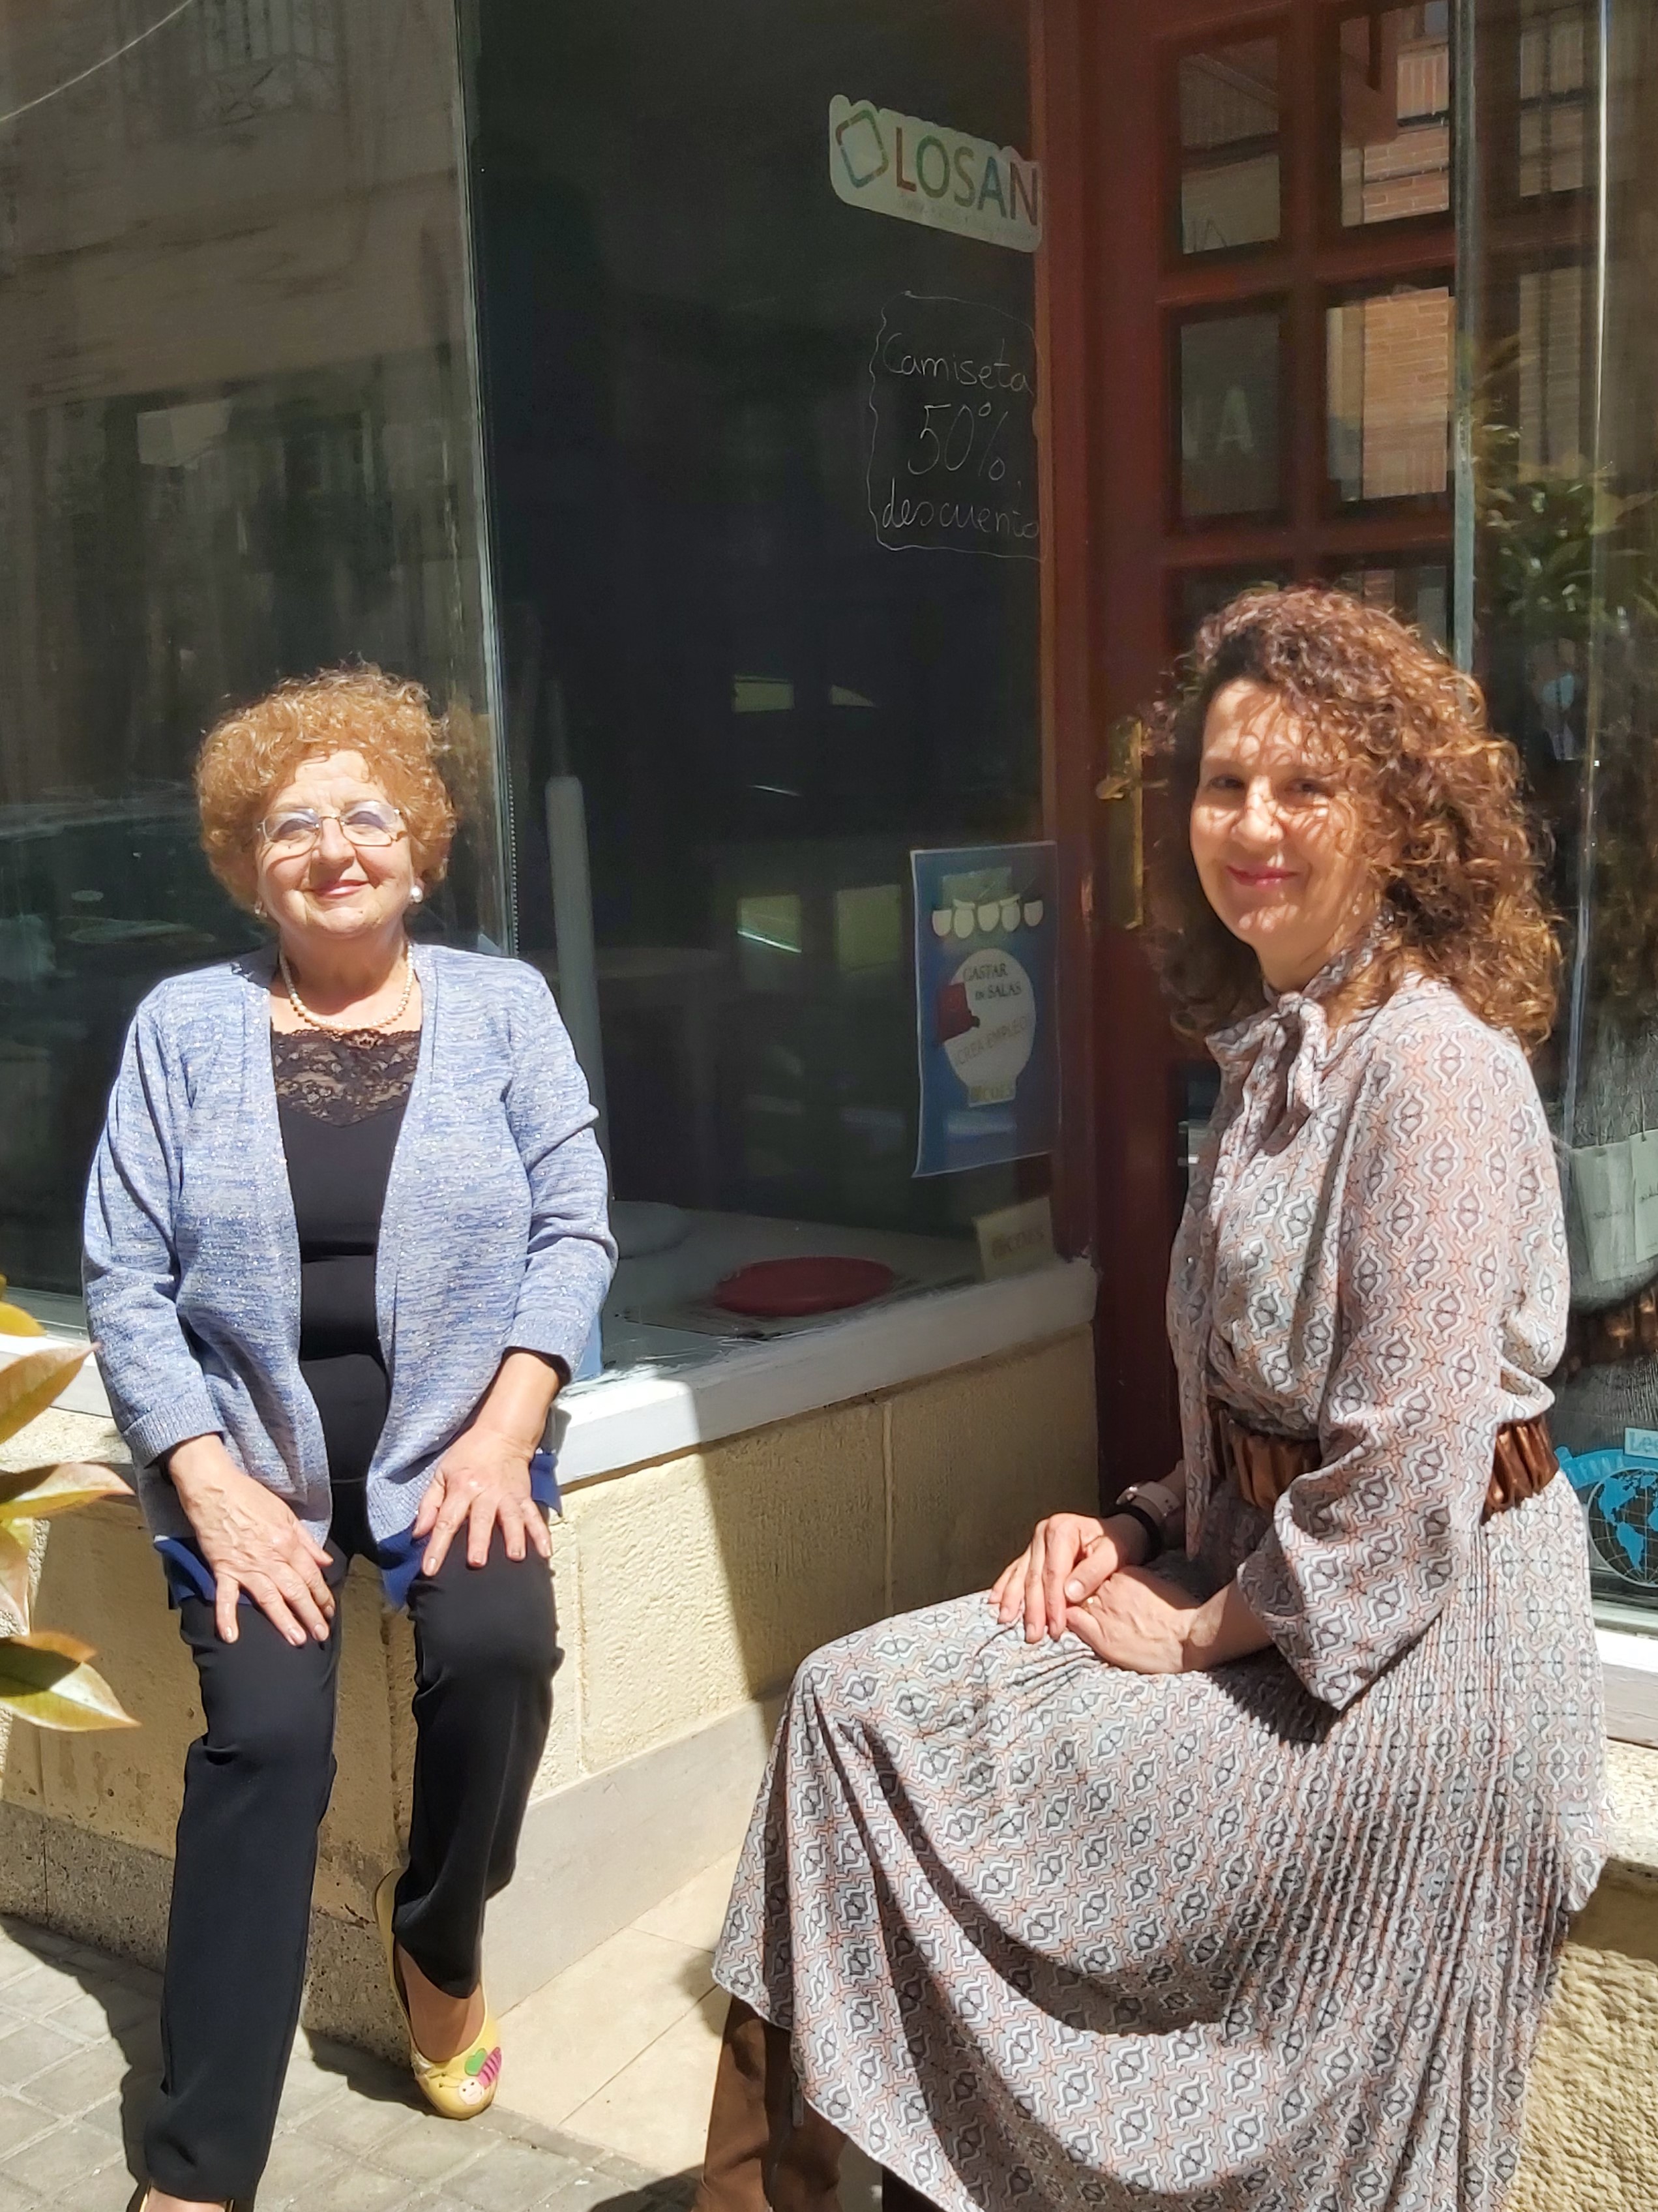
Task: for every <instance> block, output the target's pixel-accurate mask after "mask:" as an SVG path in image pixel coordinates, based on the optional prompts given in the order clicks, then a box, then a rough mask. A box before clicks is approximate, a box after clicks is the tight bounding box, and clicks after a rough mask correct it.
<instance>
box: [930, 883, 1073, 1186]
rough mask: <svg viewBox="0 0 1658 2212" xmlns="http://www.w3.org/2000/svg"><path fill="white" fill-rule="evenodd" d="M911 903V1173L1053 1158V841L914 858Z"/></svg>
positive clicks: (1056, 1101) (1056, 1090)
mask: <svg viewBox="0 0 1658 2212" xmlns="http://www.w3.org/2000/svg"><path fill="white" fill-rule="evenodd" d="M909 865H910V875H911V880H912V883H913V884H914V895H915V1030H916V1047H917V1051H918V1055H919V1058H920V1076H921V1098H920V1116H919V1127H918V1133H917V1139H916V1152H915V1172H916V1174H917V1175H918V1176H932V1175H950V1174H954V1173H957V1172H959V1171H960V1170H962V1169H963V1168H977V1167H988V1166H991V1165H993V1164H994V1163H996V1162H997V1161H999V1160H1021V1159H1028V1158H1029V1157H1030V1156H1031V1155H1032V1154H1033V1153H1035V1152H1051V1151H1052V1150H1053V1148H1054V1143H1055V1141H1056V1139H1057V1138H1058V1134H1059V1122H1060V1054H1059V1032H1058V1029H1057V1026H1056V1024H1057V1020H1058V1011H1059V1010H1058V1004H1057V1000H1058V990H1057V982H1058V955H1057V947H1058V941H1059V939H1058V919H1059V917H1058V914H1057V911H1056V891H1057V875H1056V866H1057V860H1056V848H1054V846H1053V845H973V846H965V847H960V848H955V849H953V850H948V851H944V852H916V853H912V854H910V856H909Z"/></svg>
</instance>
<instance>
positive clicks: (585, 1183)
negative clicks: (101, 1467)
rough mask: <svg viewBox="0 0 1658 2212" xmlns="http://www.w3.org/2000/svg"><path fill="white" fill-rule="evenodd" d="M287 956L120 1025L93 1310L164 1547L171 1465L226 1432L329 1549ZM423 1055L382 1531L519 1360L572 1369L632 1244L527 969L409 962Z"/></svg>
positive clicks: (383, 1286)
mask: <svg viewBox="0 0 1658 2212" xmlns="http://www.w3.org/2000/svg"><path fill="white" fill-rule="evenodd" d="M273 958H274V956H273V955H272V954H271V953H270V952H269V951H266V952H262V953H258V954H254V955H252V956H251V957H248V958H246V959H245V960H237V961H232V962H229V963H226V964H225V965H223V966H221V967H216V968H207V969H200V970H198V971H197V973H195V974H193V975H175V976H173V977H171V978H170V979H169V980H168V981H166V982H164V983H161V984H160V985H158V986H157V987H156V988H155V990H154V991H152V992H151V993H150V994H149V997H148V998H147V999H146V1000H144V1001H143V1005H142V1006H140V1007H139V1008H138V1011H137V1014H136V1015H135V1017H134V1018H133V1023H132V1027H131V1030H130V1031H129V1032H128V1036H127V1041H126V1048H125V1053H124V1054H123V1055H122V1060H121V1067H120V1073H119V1074H118V1076H117V1078H116V1082H115V1088H114V1091H112V1094H111V1097H110V1102H109V1115H108V1119H107V1121H106V1124H105V1128H104V1133H103V1137H102V1139H101V1141H100V1144H99V1146H98V1151H97V1155H96V1158H95V1159H94V1164H93V1170H92V1178H91V1182H90V1184H89V1186H88V1192H87V1208H86V1260H85V1280H86V1297H87V1317H88V1323H89V1325H90V1328H91V1331H92V1334H93V1336H94V1339H95V1340H96V1341H97V1345H98V1364H99V1368H100V1370H101V1372H102V1375H103V1378H104V1383H105V1387H106V1389H107V1390H108V1392H109V1400H110V1405H111V1407H112V1409H113V1412H114V1415H115V1420H116V1425H117V1426H118V1428H119V1430H120V1431H121V1435H122V1437H123V1438H124V1439H125V1443H126V1445H127V1449H129V1450H130V1451H131V1454H132V1458H133V1462H134V1463H135V1465H136V1466H137V1468H139V1469H140V1470H141V1473H140V1476H139V1493H140V1496H141V1498H142V1499H143V1506H144V1511H145V1515H146V1517H147V1519H148V1520H149V1526H150V1528H151V1529H152V1531H153V1532H154V1533H155V1535H156V1536H157V1537H158V1538H162V1537H183V1536H187V1535H188V1534H189V1523H188V1522H187V1521H186V1519H185V1515H184V1511H183V1509H182V1507H181V1506H180V1505H179V1500H178V1498H177V1497H176V1496H175V1494H174V1492H173V1486H172V1485H171V1483H170V1482H168V1480H167V1478H166V1476H165V1474H163V1473H162V1472H161V1470H160V1469H159V1468H157V1467H156V1466H155V1462H156V1461H157V1460H158V1459H160V1458H161V1455H163V1454H164V1453H165V1452H167V1451H168V1450H169V1449H171V1448H172V1447H173V1445H174V1444H176V1443H182V1442H183V1440H184V1439H185V1437H194V1436H202V1435H205V1434H207V1433H208V1432H210V1431H215V1430H216V1431H219V1433H221V1434H222V1436H223V1437H224V1439H225V1442H226V1443H227V1444H228V1447H229V1449H230V1451H231V1454H232V1455H233V1456H234V1458H235V1459H236V1460H237V1461H238V1462H239V1463H240V1465H241V1466H242V1467H243V1468H246V1470H247V1472H248V1473H249V1474H252V1475H255V1476H257V1477H258V1480H260V1481H261V1482H263V1483H264V1485H265V1486H266V1487H267V1488H268V1489H270V1490H273V1491H275V1492H276V1494H277V1495H278V1497H281V1498H287V1499H288V1501H289V1503H290V1504H292V1505H293V1507H294V1509H295V1512H296V1513H298V1515H299V1516H300V1517H301V1520H303V1522H305V1524H306V1526H307V1528H308V1529H309V1530H310V1531H311V1533H312V1534H313V1535H314V1536H315V1537H317V1538H318V1539H319V1541H320V1540H321V1539H322V1538H323V1537H325V1535H326V1534H327V1530H328V1524H329V1518H330V1498H329V1484H328V1455H327V1452H326V1449H325V1446H324V1443H323V1433H322V1424H321V1421H320V1420H319V1418H318V1414H317V1408H316V1405H315V1403H314V1401H313V1399H312V1396H311V1394H310V1392H309V1390H308V1389H307V1388H306V1385H305V1382H304V1378H303V1377H302V1376H301V1373H300V1364H299V1342H300V1248H299V1237H298V1233H297V1231H296V1230H295V1222H294V1205H293V1200H292V1198H291V1196H290V1195H289V1192H288V1167H287V1162H286V1158H285V1156H284V1154H283V1151H282V1133H281V1130H280V1127H279V1125H278V1122H277V1118H276V1086H275V1083H274V1080H273V1078H272V1073H271V1064H270V974H271V969H272V966H273ZM414 962H415V972H416V975H418V976H419V978H420V987H421V995H422V1005H423V1007H424V1013H423V1016H422V1028H421V1042H420V1056H419V1060H418V1064H417V1066H416V1072H415V1079H414V1082H413V1084H412V1085H411V1087H410V1093H409V1103H408V1106H407V1109H406V1110H405V1112H404V1120H403V1126H402V1129H401V1131H400V1133H399V1134H398V1143H397V1150H396V1152H395V1153H394V1155H393V1158H392V1172H391V1176H390V1180H389V1182H387V1185H386V1209H385V1212H384V1215H383V1216H382V1218H381V1224H380V1249H379V1256H378V1259H377V1261H376V1265H375V1277H374V1300H375V1305H376V1309H377V1310H378V1314H379V1320H380V1346H381V1350H382V1352H383V1353H384V1356H385V1359H386V1373H387V1375H388V1376H389V1378H390V1382H391V1401H390V1405H389V1407H388V1409H387V1413H386V1426H385V1429H384V1430H383V1431H382V1433H381V1436H380V1443H379V1444H378V1445H377V1447H376V1448H375V1451H374V1458H373V1460H372V1461H371V1462H370V1464H369V1468H368V1479H367V1491H368V1495H367V1507H368V1521H369V1525H370V1527H371V1528H372V1529H373V1531H374V1534H375V1536H376V1537H377V1538H380V1539H381V1540H384V1539H386V1538H389V1537H392V1536H394V1535H396V1534H399V1533H400V1532H401V1531H403V1530H404V1529H406V1528H408V1526H409V1524H410V1522H411V1521H412V1519H413V1518H414V1515H415V1511H416V1506H417V1505H418V1504H419V1502H420V1498H421V1493H422V1492H423V1491H424V1489H425V1487H426V1485H427V1482H428V1478H429V1477H430V1474H431V1472H432V1468H433V1467H434V1463H435V1462H436V1461H437V1460H438V1459H439V1457H440V1455H441V1454H442V1453H443V1451H444V1450H445V1449H446V1447H447V1446H448V1445H449V1444H450V1443H452V1441H453V1439H454V1437H456V1436H457V1435H458V1434H459V1432H460V1431H461V1430H462V1429H464V1428H465V1426H466V1425H467V1423H468V1421H469V1420H470V1419H471V1416H472V1414H473V1413H474V1411H475V1410H476V1408H477V1405H478V1401H480V1399H481V1398H482V1397H483V1394H484V1393H485V1391H486V1390H487V1389H489V1383H490V1382H491V1380H492V1378H493V1377H494V1376H495V1370H496V1368H497V1367H498V1366H499V1364H500V1363H501V1356H502V1354H503V1353H505V1352H507V1351H509V1350H512V1349H513V1348H519V1349H522V1350H525V1351H528V1352H543V1353H545V1354H546V1355H548V1356H549V1357H550V1358H554V1359H557V1360H560V1361H562V1363H563V1364H564V1365H565V1367H566V1369H567V1370H568V1371H569V1372H571V1373H574V1371H575V1369H576V1365H577V1363H578V1361H579V1360H580V1357H581V1353H582V1351H583V1349H584V1347H585V1346H586V1343H587V1340H588V1338H589V1336H590V1334H591V1332H592V1327H593V1322H594V1320H595V1318H596V1316H597V1315H598V1309H599V1306H600V1304H602V1303H603V1300H604V1292H605V1289H606V1286H607V1285H608V1284H609V1282H610V1273H611V1270H612V1268H613V1267H614V1266H615V1264H616V1247H615V1245H614V1243H612V1242H611V1239H610V1231H609V1228H608V1226H607V1224H606V1218H605V1174H604V1160H603V1158H602V1157H601V1155H600V1153H599V1150H598V1144H597V1142H596V1141H595V1139H594V1137H593V1133H592V1124H593V1120H594V1115H593V1109H592V1105H591V1104H590V1103H589V1101H588V1097H587V1086H586V1083H585V1082H584V1080H583V1079H582V1074H581V1071H580V1067H579V1066H577V1064H576V1060H575V1055H574V1053H573V1052H572V1051H571V1049H570V1042H569V1039H568V1036H566V1035H565V1032H564V1025H563V1024H562V1022H561V1021H560V1019H559V1018H558V1013H557V1011H556V1008H555V1006H554V1005H553V999H552V994H551V993H550V991H549V989H548V988H547V986H546V984H545V983H544V981H543V980H542V978H541V977H540V976H539V975H537V974H536V972H535V970H534V969H531V968H526V967H525V966H524V965H522V963H519V962H518V961H515V960H503V959H496V958H493V957H489V956H487V955H484V954H480V953H474V952H458V951H451V950H449V949H448V948H446V947H443V946H438V945H417V946H416V948H415V951H414Z"/></svg>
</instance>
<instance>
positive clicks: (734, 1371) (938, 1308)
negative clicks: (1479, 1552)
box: [553, 1260, 1096, 1488]
mask: <svg viewBox="0 0 1658 2212" xmlns="http://www.w3.org/2000/svg"><path fill="white" fill-rule="evenodd" d="M1095 1291H1096V1283H1095V1277H1094V1270H1093V1268H1092V1267H1091V1266H1090V1263H1089V1262H1088V1261H1086V1260H1067V1261H1061V1262H1060V1263H1059V1264H1057V1265H1055V1266H1054V1267H1042V1268H1038V1269H1036V1270H1035V1271H1033V1272H1032V1273H1029V1274H1028V1275H1014V1276H1011V1277H1009V1278H1008V1279H1005V1280H1004V1281H1001V1282H994V1283H968V1284H963V1285H959V1286H957V1288H955V1289H952V1290H941V1291H920V1292H918V1293H917V1294H916V1295H915V1296H914V1297H908V1298H905V1299H903V1300H902V1301H901V1302H899V1303H897V1304H893V1305H889V1306H883V1307H882V1308H880V1310H878V1311H877V1312H874V1313H867V1314H850V1315H848V1316H847V1318H846V1319H845V1320H844V1321H840V1322H834V1323H832V1324H831V1325H829V1327H826V1328H819V1329H813V1330H811V1331H810V1332H809V1333H805V1334H801V1335H799V1336H790V1337H782V1338H779V1339H775V1340H772V1341H771V1342H769V1343H766V1344H752V1345H743V1346H738V1347H737V1348H735V1349H729V1350H725V1351H722V1352H712V1351H711V1352H710V1355H709V1357H708V1359H706V1360H704V1361H700V1362H698V1363H697V1364H695V1366H690V1367H683V1368H677V1369H674V1370H671V1371H661V1370H658V1371H653V1370H642V1371H639V1372H635V1373H626V1374H617V1375H610V1376H604V1377H602V1378H600V1379H599V1380H598V1381H595V1382H592V1383H577V1384H576V1385H575V1386H574V1388H573V1389H571V1390H569V1391H568V1392H567V1393H566V1394H565V1395H563V1396H562V1397H561V1399H560V1400H559V1402H558V1404H557V1406H556V1407H555V1408H554V1410H553V1425H554V1429H555V1432H556V1443H557V1448H558V1479H559V1481H560V1482H561V1483H562V1485H563V1486H565V1487H566V1488H568V1486H570V1485H571V1484H573V1483H580V1482H590V1481H592V1480H595V1479H596V1478H597V1477H598V1476H600V1475H604V1474H615V1473H616V1472H617V1471H618V1470H619V1469H621V1468H629V1467H638V1466H641V1465H643V1464H644V1463H645V1462H647V1461H651V1460H664V1459H671V1458H672V1457H674V1456H675V1455H677V1454H679V1453H681V1452H687V1451H695V1449H697V1448H698V1447H699V1446H700V1445H702V1444H708V1443H714V1442H716V1441H717V1440H718V1439H719V1438H720V1437H733V1436H740V1435H741V1434H742V1433H743V1432H744V1431H746V1430H749V1429H758V1428H764V1427H767V1426H768V1425H770V1424H772V1423H773V1422H775V1421H786V1420H793V1419H795V1417H796V1416H797V1415H799V1414H801V1413H817V1411H819V1410H820V1409H821V1408H822V1407H825V1406H835V1405H840V1404H842V1403H843V1402H844V1401H847V1400H848V1399H852V1398H863V1397H867V1396H870V1395H872V1393H874V1392H876V1391H878V1390H890V1389H894V1388H896V1386H898V1385H899V1384H901V1383H912V1382H915V1381H917V1380H919V1379H920V1377H921V1376H926V1375H938V1374H942V1373H944V1372H945V1371H946V1370H949V1369H950V1368H952V1367H964V1366H967V1365H969V1364H970V1363H971V1362H973V1361H975V1360H979V1359H989V1358H995V1357H996V1356H997V1354H999V1353H1001V1352H1016V1351H1017V1350H1019V1349H1020V1348H1021V1347H1022V1346H1026V1345H1032V1344H1040V1343H1042V1342H1044V1341H1045V1340H1048V1338H1050V1337H1055V1336H1060V1335H1063V1334H1064V1333H1065V1332H1066V1330H1067V1329H1072V1328H1082V1327H1083V1326H1084V1324H1085V1323H1087V1322H1090V1321H1091V1320H1092V1318H1093V1315H1094V1297H1095Z"/></svg>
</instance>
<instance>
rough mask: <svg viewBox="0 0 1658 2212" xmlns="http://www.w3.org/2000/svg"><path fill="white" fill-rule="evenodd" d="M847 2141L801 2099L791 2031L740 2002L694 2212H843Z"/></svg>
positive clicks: (729, 2019)
mask: <svg viewBox="0 0 1658 2212" xmlns="http://www.w3.org/2000/svg"><path fill="white" fill-rule="evenodd" d="M797 2113H798V2114H799V2118H797V2117H796V2115H797ZM845 2140H846V2138H845V2137H844V2136H842V2135H841V2130H839V2128H835V2127H831V2126H830V2125H829V2122H828V2121H827V2120H826V2119H824V2118H823V2117H822V2115H821V2114H820V2113H817V2112H813V2111H812V2109H811V2106H809V2105H806V2104H804V2103H802V2101H801V2100H800V2099H799V2096H798V2094H797V2093H796V2090H795V2086H794V2063H793V2058H792V2057H791V2056H790V2053H789V2039H788V2037H787V2036H786V2034H785V2033H784V2032H783V2030H782V2029H781V2028H780V2027H773V2026H772V2025H771V2023H770V2021H764V2020H762V2019H761V2017H760V2015H759V2014H758V2013H756V2011H755V2010H754V2008H753V2007H752V2006H750V2005H746V2004H744V2002H743V2000H742V1999H741V1998H740V1997H733V1998H732V2001H731V2009H730V2011H729V2012H728V2013H727V2014H726V2033H725V2035H724V2036H723V2038H722V2039H721V2041H720V2066H719V2069H718V2071H717V2072H716V2074H715V2075H714V2103H713V2105H712V2106H711V2107H710V2109H709V2112H708V2148H707V2149H706V2151H705V2152H704V2154H703V2158H702V2183H701V2187H700V2188H699V2189H698V2191H697V2192H696V2202H695V2206H694V2208H693V2212H840V2199H839V2197H838V2196H837V2194H836V2189H837V2185H838V2183H839V2180H840V2173H841V2146H842V2144H843V2143H844V2142H845Z"/></svg>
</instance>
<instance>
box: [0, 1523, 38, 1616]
mask: <svg viewBox="0 0 1658 2212" xmlns="http://www.w3.org/2000/svg"><path fill="white" fill-rule="evenodd" d="M33 1539H34V1523H33V1521H14V1522H12V1523H11V1525H10V1527H9V1528H0V1597H3V1598H4V1599H5V1601H6V1602H7V1604H8V1605H9V1607H11V1609H12V1611H13V1612H14V1613H15V1614H16V1616H17V1618H18V1620H20V1621H21V1623H22V1625H23V1626H24V1628H26V1629H27V1626H28V1625H29V1546H30V1545H31V1543H32V1542H33Z"/></svg>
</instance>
